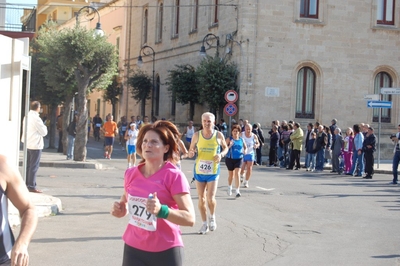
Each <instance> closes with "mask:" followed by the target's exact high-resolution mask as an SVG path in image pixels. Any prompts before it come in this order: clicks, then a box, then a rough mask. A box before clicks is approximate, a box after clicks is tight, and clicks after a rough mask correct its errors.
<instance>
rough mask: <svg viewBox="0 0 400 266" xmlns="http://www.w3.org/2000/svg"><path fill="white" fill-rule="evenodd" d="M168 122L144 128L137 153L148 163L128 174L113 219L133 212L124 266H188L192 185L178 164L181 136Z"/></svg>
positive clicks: (127, 234) (192, 210) (192, 221)
mask: <svg viewBox="0 0 400 266" xmlns="http://www.w3.org/2000/svg"><path fill="white" fill-rule="evenodd" d="M173 132H178V130H177V128H176V126H175V125H174V124H172V123H171V122H168V121H157V122H155V123H154V124H150V125H143V126H142V128H141V129H140V130H139V135H138V140H137V148H138V153H139V154H140V156H141V157H142V158H143V160H142V162H141V163H140V164H139V165H138V166H137V167H132V168H130V169H128V170H126V172H125V176H124V193H123V195H122V197H121V199H120V201H119V202H114V204H113V206H112V210H111V214H112V215H113V216H115V217H118V218H121V217H124V216H125V215H127V214H128V213H129V224H128V226H127V228H126V230H125V233H124V235H123V240H124V242H125V246H124V253H123V261H122V265H123V266H130V265H147V266H158V265H183V251H184V249H183V240H182V236H181V231H180V229H179V226H180V225H181V226H193V225H194V223H195V212H194V207H193V202H192V199H191V197H190V186H189V183H188V181H187V179H186V177H185V175H184V174H183V172H182V171H180V170H179V169H178V168H177V167H176V166H175V165H174V162H175V156H174V154H177V153H178V152H179V151H178V144H177V141H176V140H177V139H179V137H180V136H179V135H175V134H174V133H173Z"/></svg>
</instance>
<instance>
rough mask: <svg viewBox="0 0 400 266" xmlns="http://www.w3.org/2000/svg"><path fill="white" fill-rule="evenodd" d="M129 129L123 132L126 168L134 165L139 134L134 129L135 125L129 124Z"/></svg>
mask: <svg viewBox="0 0 400 266" xmlns="http://www.w3.org/2000/svg"><path fill="white" fill-rule="evenodd" d="M129 127H130V128H129V129H128V130H127V131H126V132H125V140H126V145H127V147H126V151H127V153H128V157H127V159H128V168H130V167H131V166H135V165H136V142H137V137H138V134H139V130H137V129H136V123H131V124H130V126H129ZM131 162H132V163H131Z"/></svg>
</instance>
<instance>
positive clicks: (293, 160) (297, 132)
mask: <svg viewBox="0 0 400 266" xmlns="http://www.w3.org/2000/svg"><path fill="white" fill-rule="evenodd" d="M293 128H294V132H293V133H292V134H291V135H290V140H291V141H292V143H293V150H292V153H291V155H290V164H289V167H288V168H287V169H288V170H293V167H294V165H295V164H296V168H295V170H299V169H300V167H301V166H300V154H301V150H302V148H303V137H304V132H303V129H301V127H300V124H299V123H297V122H295V123H294V125H293Z"/></svg>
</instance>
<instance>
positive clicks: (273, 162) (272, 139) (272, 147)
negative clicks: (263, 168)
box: [268, 125, 279, 167]
mask: <svg viewBox="0 0 400 266" xmlns="http://www.w3.org/2000/svg"><path fill="white" fill-rule="evenodd" d="M268 133H269V135H270V136H269V156H268V157H269V164H268V166H270V167H272V166H278V159H277V148H278V141H279V133H278V126H277V125H272V129H271V131H270V132H268Z"/></svg>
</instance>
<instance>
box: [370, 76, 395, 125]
mask: <svg viewBox="0 0 400 266" xmlns="http://www.w3.org/2000/svg"><path fill="white" fill-rule="evenodd" d="M392 84H393V82H392V78H391V77H390V75H389V74H388V73H386V72H380V73H378V75H376V77H375V82H374V93H375V94H380V91H381V88H391V87H392ZM391 100H392V95H390V94H383V95H382V101H391ZM379 110H381V122H385V123H390V120H391V118H390V109H389V108H373V114H374V116H373V121H374V122H378V121H379Z"/></svg>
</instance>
